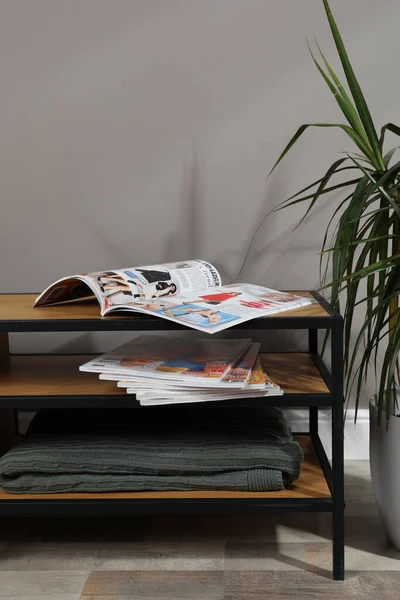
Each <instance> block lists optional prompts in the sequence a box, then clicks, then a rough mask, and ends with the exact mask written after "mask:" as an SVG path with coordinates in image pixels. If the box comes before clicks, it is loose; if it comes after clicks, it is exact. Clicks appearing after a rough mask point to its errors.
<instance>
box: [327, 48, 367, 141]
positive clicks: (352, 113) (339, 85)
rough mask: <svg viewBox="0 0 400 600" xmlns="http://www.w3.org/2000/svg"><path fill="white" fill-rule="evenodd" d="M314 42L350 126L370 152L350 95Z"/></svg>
mask: <svg viewBox="0 0 400 600" xmlns="http://www.w3.org/2000/svg"><path fill="white" fill-rule="evenodd" d="M315 43H316V44H317V48H318V50H319V53H320V55H321V57H322V60H323V61H324V63H325V66H326V68H327V70H328V73H329V74H330V76H331V78H332V80H333V82H334V84H335V85H336V89H337V91H338V92H339V94H340V96H341V98H342V100H343V102H344V103H345V106H346V110H347V111H348V113H349V116H350V118H349V123H350V124H351V126H352V127H353V129H354V130H355V131H356V132H357V133H358V135H359V136H360V137H361V138H362V139H363V140H364V142H365V144H366V145H367V146H368V147H369V150H370V152H371V153H372V148H371V147H370V145H369V141H368V136H367V134H366V133H365V129H364V126H363V124H362V122H361V119H360V116H359V114H358V112H357V109H356V108H355V106H354V104H353V102H352V100H351V99H350V97H349V96H348V94H347V92H346V90H345V88H344V86H343V84H342V82H341V81H340V79H339V77H338V76H337V75H336V73H335V71H334V70H333V69H332V67H331V65H330V64H329V63H328V61H327V60H326V58H325V56H324V54H323V52H322V50H321V48H320V46H319V44H318V42H317V40H315Z"/></svg>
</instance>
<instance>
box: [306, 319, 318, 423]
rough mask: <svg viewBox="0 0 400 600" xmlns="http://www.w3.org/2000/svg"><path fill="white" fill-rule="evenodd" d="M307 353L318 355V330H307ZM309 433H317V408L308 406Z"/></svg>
mask: <svg viewBox="0 0 400 600" xmlns="http://www.w3.org/2000/svg"><path fill="white" fill-rule="evenodd" d="M308 351H309V353H310V354H317V353H318V329H309V330H308ZM308 424H309V431H310V433H315V434H317V433H318V406H310V409H309V419H308Z"/></svg>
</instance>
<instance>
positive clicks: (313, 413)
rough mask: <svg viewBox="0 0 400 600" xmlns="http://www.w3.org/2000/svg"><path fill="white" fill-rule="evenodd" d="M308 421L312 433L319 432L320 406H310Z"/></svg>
mask: <svg viewBox="0 0 400 600" xmlns="http://www.w3.org/2000/svg"><path fill="white" fill-rule="evenodd" d="M308 421H309V431H310V433H318V406H310V408H309V419H308Z"/></svg>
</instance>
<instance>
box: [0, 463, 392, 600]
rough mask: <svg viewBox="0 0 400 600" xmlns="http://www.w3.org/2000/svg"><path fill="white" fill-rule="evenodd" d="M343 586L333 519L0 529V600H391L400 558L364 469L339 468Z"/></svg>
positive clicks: (46, 523) (84, 522)
mask: <svg viewBox="0 0 400 600" xmlns="http://www.w3.org/2000/svg"><path fill="white" fill-rule="evenodd" d="M345 471H346V484H345V493H346V565H347V573H346V581H345V582H334V581H332V579H331V517H330V515H329V514H327V513H319V514H315V513H313V514H308V513H285V514H282V515H280V516H269V517H268V516H266V517H232V516H230V517H228V516H226V517H220V516H219V517H200V516H199V517H193V516H191V517H190V516H186V517H137V518H132V519H129V520H127V519H116V518H114V519H97V518H96V519H80V520H77V519H76V520H61V519H57V520H30V519H29V520H26V519H23V520H15V521H13V520H7V521H3V522H2V521H0V600H192V599H193V600H284V599H285V600H303V599H304V600H394V599H396V598H398V597H399V589H400V552H398V551H397V550H395V549H394V548H393V547H392V546H391V545H390V543H389V542H388V540H387V538H386V535H385V533H384V531H383V528H382V525H381V522H380V519H379V516H378V513H377V510H376V507H375V504H374V501H373V497H372V490H371V485H370V481H369V465H368V463H366V462H351V463H346V467H345Z"/></svg>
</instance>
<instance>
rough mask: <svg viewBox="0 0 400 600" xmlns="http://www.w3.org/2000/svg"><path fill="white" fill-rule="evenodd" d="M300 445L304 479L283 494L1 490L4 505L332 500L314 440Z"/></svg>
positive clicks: (301, 439) (300, 438) (300, 439)
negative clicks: (32, 492)
mask: <svg viewBox="0 0 400 600" xmlns="http://www.w3.org/2000/svg"><path fill="white" fill-rule="evenodd" d="M296 439H297V441H298V442H299V443H300V445H301V447H302V449H303V453H304V461H303V463H302V467H301V473H300V477H299V478H298V479H297V481H295V482H294V484H293V485H292V487H291V488H290V489H288V490H282V491H280V492H228V491H227V492H224V491H218V492H216V491H194V492H114V493H105V494H89V493H87V494H85V493H75V494H8V493H7V492H4V491H3V490H0V502H1V501H4V500H8V501H10V500H12V501H24V500H54V501H55V502H56V501H57V500H135V499H137V500H152V499H153V500H156V499H165V500H173V499H188V500H189V499H206V498H209V499H218V498H221V499H241V498H248V499H251V498H265V499H275V498H276V499H280V498H287V499H307V498H314V499H316V498H324V499H329V498H331V493H330V491H329V488H328V485H327V483H326V479H325V476H324V473H323V471H322V469H321V466H320V464H319V461H318V458H317V455H316V453H315V450H314V447H313V444H312V441H311V439H310V437H309V436H307V435H299V436H296Z"/></svg>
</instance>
